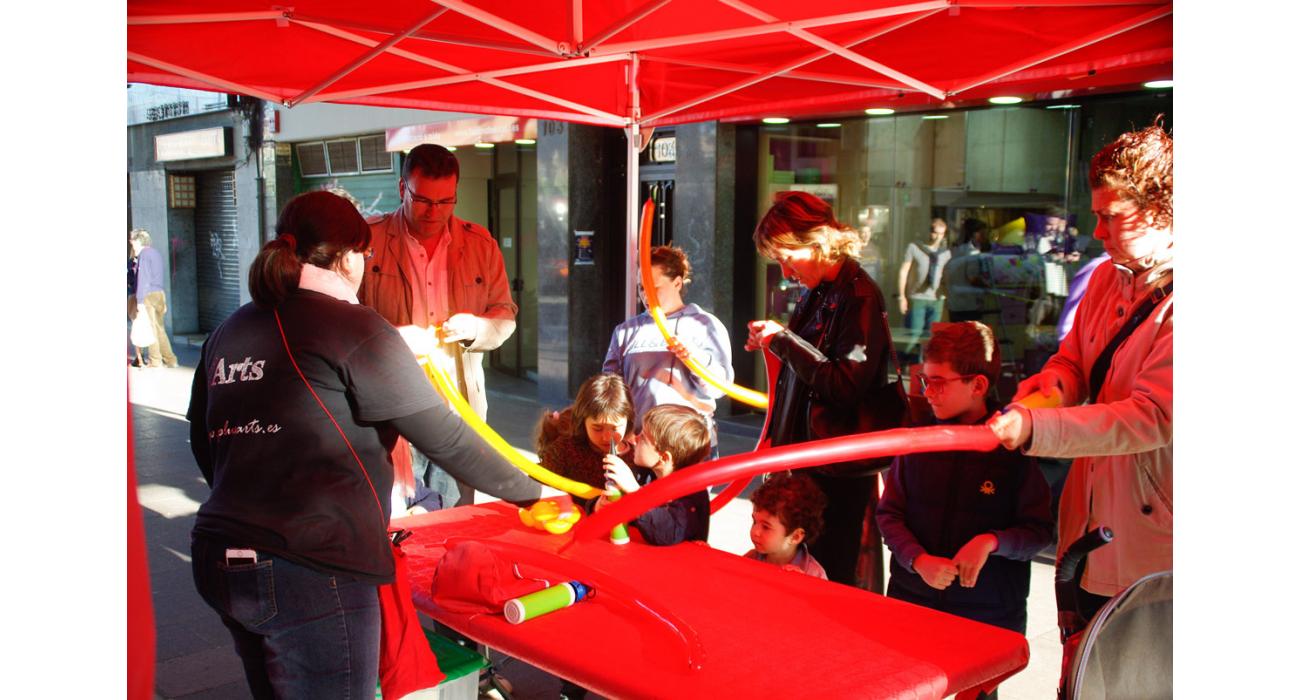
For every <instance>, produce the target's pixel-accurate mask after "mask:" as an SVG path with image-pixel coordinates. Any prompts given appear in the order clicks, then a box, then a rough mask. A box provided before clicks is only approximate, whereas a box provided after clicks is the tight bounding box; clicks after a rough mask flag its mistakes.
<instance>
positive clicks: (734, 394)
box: [641, 200, 767, 410]
mask: <svg viewBox="0 0 1300 700" xmlns="http://www.w3.org/2000/svg"><path fill="white" fill-rule="evenodd" d="M653 221H654V201H653V200H647V201H646V203H645V206H644V207H643V208H642V209H641V288H642V289H644V290H645V301H646V307H647V309H648V310H649V311H650V317H651V318H653V319H654V321H655V326H656V327H658V328H659V333H660V334H661V335H663V337H664V340H666V341H668V343H669V344H672V343H673V342H674V341H676V340H677V339H676V338H674V337H673V334H672V332H671V331H669V330H668V323H667V321H666V320H665V319H664V312H663V310H662V309H660V308H659V293H658V292H657V291H655V284H654V278H653V277H652V276H651V273H650V231H651V225H650V224H651V222H653ZM682 363H683V364H685V365H686V366H687V367H688V368H690V370H691V371H692V372H694V373H695V375H696V376H698V377H699V378H700V379H703V380H704V381H705V382H707V383H709V384H712V385H713V386H714V387H716V388H717V389H718V390H719V391H721V392H723V393H724V394H726V395H727V396H730V397H731V398H733V399H735V400H737V401H739V402H741V403H744V404H748V405H750V406H753V407H754V408H762V409H764V410H766V409H767V394H764V393H763V392H761V391H755V390H753V389H750V388H747V387H743V386H740V385H739V384H735V383H732V382H728V381H725V380H723V379H719V378H718V377H716V376H714V375H713V373H711V372H709V370H707V369H705V368H704V366H703V365H701V364H700V363H699V362H697V361H696V360H695V358H693V357H691V356H690V355H687V356H686V359H685V360H682Z"/></svg>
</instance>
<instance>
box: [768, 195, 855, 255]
mask: <svg viewBox="0 0 1300 700" xmlns="http://www.w3.org/2000/svg"><path fill="white" fill-rule="evenodd" d="M754 246H755V247H756V248H758V252H759V253H761V254H763V255H764V256H765V257H768V258H773V259H775V258H776V249H777V248H817V250H818V252H819V253H820V254H821V256H822V257H823V258H825V259H827V260H841V259H844V258H857V257H858V255H859V254H860V253H861V252H862V237H861V236H859V235H858V232H857V231H856V230H854V229H853V228H852V227H850V226H847V225H845V224H844V223H842V222H840V221H839V220H838V219H836V218H835V212H834V210H832V209H831V205H830V204H828V203H826V201H825V200H823V199H821V198H820V197H816V196H814V195H811V194H808V193H807V192H778V193H777V194H776V201H775V202H774V203H773V204H772V208H771V209H768V210H767V213H766V214H764V215H763V220H762V221H759V222H758V226H757V227H756V228H755V229H754Z"/></svg>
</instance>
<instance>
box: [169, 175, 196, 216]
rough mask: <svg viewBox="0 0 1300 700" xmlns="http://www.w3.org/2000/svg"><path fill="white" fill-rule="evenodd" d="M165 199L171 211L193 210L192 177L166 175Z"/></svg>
mask: <svg viewBox="0 0 1300 700" xmlns="http://www.w3.org/2000/svg"><path fill="white" fill-rule="evenodd" d="M167 198H168V200H170V201H171V207H172V209H193V208H194V176H193V175H168V176H167Z"/></svg>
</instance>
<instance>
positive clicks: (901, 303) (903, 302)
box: [898, 294, 907, 314]
mask: <svg viewBox="0 0 1300 700" xmlns="http://www.w3.org/2000/svg"><path fill="white" fill-rule="evenodd" d="M898 310H899V312H900V313H903V314H906V313H907V296H906V295H903V294H899V295H898Z"/></svg>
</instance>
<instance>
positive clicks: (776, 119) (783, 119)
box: [763, 117, 790, 124]
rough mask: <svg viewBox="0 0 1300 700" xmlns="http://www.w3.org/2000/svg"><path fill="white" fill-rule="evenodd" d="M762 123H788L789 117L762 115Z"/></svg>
mask: <svg viewBox="0 0 1300 700" xmlns="http://www.w3.org/2000/svg"><path fill="white" fill-rule="evenodd" d="M763 123H764V124H789V123H790V119H789V117H763Z"/></svg>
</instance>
